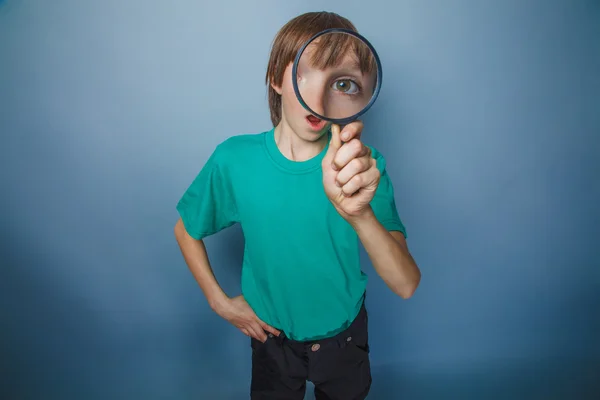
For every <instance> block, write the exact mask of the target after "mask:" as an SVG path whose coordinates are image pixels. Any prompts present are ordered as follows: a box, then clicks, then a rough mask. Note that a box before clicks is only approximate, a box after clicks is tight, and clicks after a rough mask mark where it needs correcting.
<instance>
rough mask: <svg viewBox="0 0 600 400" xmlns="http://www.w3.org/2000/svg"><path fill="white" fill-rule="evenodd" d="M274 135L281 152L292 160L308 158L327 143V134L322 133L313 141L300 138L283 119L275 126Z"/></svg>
mask: <svg viewBox="0 0 600 400" xmlns="http://www.w3.org/2000/svg"><path fill="white" fill-rule="evenodd" d="M274 136H275V143H277V147H278V148H279V151H280V152H281V154H283V155H284V156H285V157H286V158H288V159H290V160H292V161H307V160H310V159H311V158H313V157H316V156H317V155H318V154H319V153H320V152H321V151H323V149H324V148H325V146H326V145H327V135H322V136H321V137H320V138H318V139H317V140H315V141H310V140H305V139H302V138H301V137H300V136H298V135H297V134H296V132H294V130H293V129H292V128H291V127H290V126H289V125H288V124H287V123H286V122H285V121H284V120H283V119H282V120H281V122H280V123H279V125H277V126H276V127H275V132H274Z"/></svg>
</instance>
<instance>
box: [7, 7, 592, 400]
mask: <svg viewBox="0 0 600 400" xmlns="http://www.w3.org/2000/svg"><path fill="white" fill-rule="evenodd" d="M313 10H329V11H335V12H338V13H341V14H342V15H345V16H347V17H348V18H350V19H351V20H352V21H353V22H355V24H356V25H357V26H358V28H359V30H360V31H361V32H362V33H363V34H365V35H366V36H367V37H368V38H369V39H371V40H372V42H373V44H374V45H375V46H376V48H377V49H378V51H379V53H380V56H381V58H382V63H383V68H384V86H383V91H382V93H381V97H380V98H379V100H378V102H377V104H376V105H375V107H374V108H373V109H372V110H371V111H370V112H369V113H368V115H367V116H366V118H365V123H366V128H365V134H364V138H365V140H366V141H367V142H369V143H370V144H373V145H374V146H376V147H378V148H379V149H380V150H381V151H382V152H383V154H384V155H385V156H386V157H387V158H388V161H389V170H390V174H391V176H392V180H393V182H394V185H395V187H396V193H397V202H398V207H399V210H400V213H401V216H402V218H403V220H404V222H405V223H406V225H407V227H408V232H409V245H410V248H411V249H412V252H413V253H414V256H415V258H416V259H417V261H418V263H419V265H420V267H421V269H422V272H423V281H422V284H421V287H420V288H419V290H418V291H417V293H416V295H415V296H414V298H412V299H410V300H409V301H403V300H401V299H399V298H397V297H395V296H394V295H393V294H392V293H391V291H389V290H388V289H387V288H386V287H385V285H384V284H383V283H382V281H381V280H380V279H379V278H378V277H377V276H376V275H375V274H374V271H373V269H372V267H371V266H370V264H369V263H368V260H367V258H366V257H365V255H364V253H363V260H364V268H365V270H366V271H367V273H369V274H370V277H371V280H370V284H369V298H368V305H369V308H370V312H371V320H370V321H371V338H372V361H373V374H374V385H373V392H372V393H373V395H372V396H370V398H374V399H383V400H388V399H401V398H402V399H446V398H448V399H450V398H460V399H469V398H474V399H495V398H498V399H500V398H502V399H508V398H510V399H521V398H523V399H525V398H526V399H533V398H561V399H569V400H571V399H583V398H600V395H599V393H600V383H599V382H600V372H599V371H600V344H599V342H600V341H599V338H600V312H599V311H598V307H599V306H600V268H599V267H600V261H599V259H600V251H599V248H600V245H599V241H600V212H599V210H598V209H599V206H600V184H599V175H600V165H599V164H600V162H599V159H600V96H599V94H600V3H599V2H598V1H594V0H587V1H585V0H578V1H574V0H563V1H558V0H545V1H542V0H529V1H517V0H510V1H475V0H473V1H467V0H459V1H451V2H450V1H442V0H438V1H433V0H428V1H423V0H421V1H417V0H412V1H396V2H392V1H386V0H370V1H360V2H359V1H342V0H333V1H310V0H304V1H302V2H297V3H288V2H283V1H275V0H257V1H254V2H252V1H236V2H233V1H222V2H219V1H197V0H196V1H192V0H179V1H141V0H106V1H81V0H70V1H69V0H60V1H59V0H55V1H41V0H38V1H35V0H4V1H0V133H1V141H0V177H1V182H0V184H1V188H2V195H1V196H0V227H1V230H0V235H1V236H0V240H1V242H0V255H1V258H0V262H1V276H0V300H1V302H2V303H1V304H2V307H1V308H0V312H1V323H2V327H1V330H0V338H1V340H0V368H1V370H0V382H1V383H2V385H1V392H0V397H2V398H6V399H35V400H38V399H40V400H41V399H44V400H45V399H61V400H64V399H86V400H88V399H90V400H91V399H215V400H219V399H243V398H248V384H249V376H250V348H249V343H248V339H247V338H246V337H245V336H243V335H242V334H241V333H240V332H239V331H237V330H236V329H235V328H233V327H232V326H230V325H229V324H228V323H227V322H225V321H223V320H221V319H220V318H219V317H218V316H216V315H215V314H214V313H212V312H211V311H210V309H209V308H208V306H207V304H206V302H205V299H204V297H203V295H202V293H201V291H200V289H199V288H198V287H197V285H196V283H195V282H194V281H193V278H192V276H191V274H190V273H189V271H188V270H187V267H186V266H185V264H184V262H183V259H182V257H181V255H180V254H179V252H178V248H177V245H176V243H175V240H174V237H173V225H174V223H175V221H176V218H177V214H176V212H175V204H176V202H177V200H178V199H179V196H180V195H181V194H182V193H183V191H184V190H185V188H186V187H187V185H188V184H189V183H190V181H191V180H192V179H193V178H194V176H195V175H196V173H197V172H198V171H199V169H200V168H201V166H202V164H203V163H204V161H205V160H206V159H207V157H208V156H209V154H210V153H211V151H212V150H213V149H214V147H215V146H216V145H217V144H218V143H219V142H221V141H222V140H224V139H225V138H227V137H229V136H231V135H235V134H240V133H256V132H261V131H264V130H267V129H270V127H271V126H270V122H269V121H270V120H269V115H268V109H267V102H266V91H265V87H264V72H265V68H266V63H267V58H268V52H269V47H270V44H271V41H272V39H273V37H274V36H275V34H276V32H277V30H278V29H279V28H280V27H281V26H282V25H283V24H284V23H285V22H286V21H288V20H289V19H290V18H292V17H294V16H296V15H298V14H300V13H302V12H305V11H313ZM207 245H208V249H209V253H210V257H211V261H212V263H213V265H214V269H215V271H216V274H217V276H218V278H219V279H220V280H221V282H222V283H223V285H224V286H225V288H226V290H227V291H228V293H230V294H231V295H235V294H238V293H239V274H240V261H241V249H242V246H243V237H242V235H241V231H240V229H239V228H237V227H236V228H232V229H229V230H227V231H224V232H222V233H221V234H218V235H216V236H214V237H212V238H210V239H209V240H208V241H207ZM594 390H595V394H596V395H599V397H594V394H593V393H594ZM307 396H308V398H312V396H311V395H307Z"/></svg>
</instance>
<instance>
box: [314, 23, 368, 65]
mask: <svg viewBox="0 0 600 400" xmlns="http://www.w3.org/2000/svg"><path fill="white" fill-rule="evenodd" d="M309 48H310V50H309ZM306 51H310V63H311V65H312V66H314V67H315V68H318V69H326V68H331V67H339V66H340V65H341V64H342V63H343V62H348V61H350V62H351V63H352V64H351V66H352V67H354V68H359V69H360V71H361V72H362V73H363V74H370V73H372V72H373V71H374V70H375V69H376V68H377V66H376V62H375V57H374V56H373V53H372V52H371V49H370V48H369V47H368V46H367V45H366V44H365V43H364V42H363V41H362V40H360V39H359V38H357V37H355V36H352V35H349V34H346V33H340V32H336V33H330V34H324V35H322V36H320V37H318V38H317V39H316V40H315V41H314V43H311V44H310V45H309V46H308V47H307V49H305V52H306Z"/></svg>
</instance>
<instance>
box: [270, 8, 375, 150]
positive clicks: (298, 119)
mask: <svg viewBox="0 0 600 400" xmlns="http://www.w3.org/2000/svg"><path fill="white" fill-rule="evenodd" d="M330 28H344V29H349V30H352V31H356V28H355V26H354V25H353V24H352V22H350V21H349V20H348V19H346V18H344V17H341V16H340V15H338V14H335V13H332V12H309V13H306V14H302V15H300V16H298V17H295V18H294V19H292V20H290V21H289V22H288V23H286V24H285V25H284V26H283V27H282V28H281V29H280V30H279V32H278V33H277V36H276V37H275V40H274V41H273V46H272V49H271V55H270V59H269V64H268V68H267V74H266V83H267V86H268V88H267V90H268V93H269V108H270V112H271V121H272V123H273V125H274V126H277V125H279V123H280V122H281V120H282V117H283V116H285V117H287V119H288V120H287V121H286V122H287V123H288V124H289V125H290V127H291V128H292V129H293V130H294V131H295V132H296V133H297V134H299V135H301V136H304V135H302V132H303V131H305V130H306V129H303V128H306V121H304V118H306V116H307V115H308V113H307V112H306V110H304V108H302V106H301V105H300V103H299V102H298V100H297V99H296V96H295V93H294V90H293V86H292V76H291V69H292V68H291V66H292V64H293V62H294V58H295V57H296V54H297V53H298V51H299V50H300V48H301V47H302V45H303V44H304V43H305V42H306V41H307V40H308V39H310V38H311V37H312V36H314V35H316V34H317V33H319V32H321V31H323V30H325V29H330ZM323 44H324V46H323V45H321V44H319V45H318V47H319V51H320V50H326V51H328V52H329V54H331V52H332V51H334V52H335V49H336V46H339V44H340V43H325V41H323ZM323 47H326V48H323ZM357 55H358V56H359V58H363V57H361V56H360V54H357ZM315 61H316V62H317V63H318V62H319V61H321V60H315ZM359 61H361V62H362V61H364V60H359ZM367 64H368V68H371V67H374V63H373V60H370V62H367ZM323 66H325V65H323ZM325 128H326V126H324V127H323V128H322V129H321V130H320V133H323V132H324V131H325V130H326V129H325ZM314 133H316V132H312V134H311V132H307V133H306V136H305V137H303V138H304V139H307V140H315V139H318V137H320V136H321V135H316V136H315V135H314Z"/></svg>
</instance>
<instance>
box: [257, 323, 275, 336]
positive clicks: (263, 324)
mask: <svg viewBox="0 0 600 400" xmlns="http://www.w3.org/2000/svg"><path fill="white" fill-rule="evenodd" d="M258 323H259V324H260V326H262V328H263V329H264V330H265V331H267V332H271V333H272V334H273V335H275V336H279V331H278V330H277V329H275V328H273V327H272V326H271V325H269V324H267V323H266V322H263V321H261V320H260V319H259V320H258Z"/></svg>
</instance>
